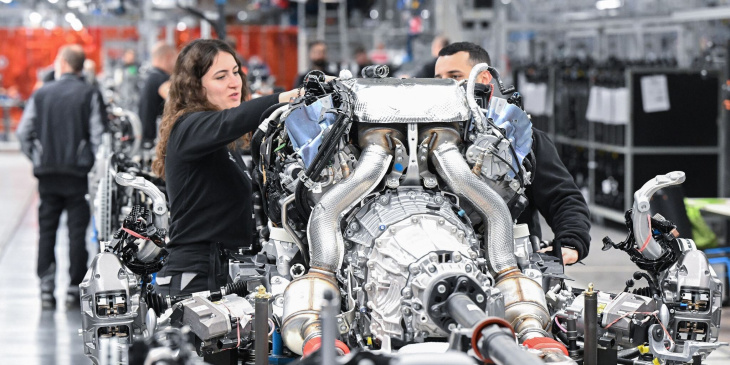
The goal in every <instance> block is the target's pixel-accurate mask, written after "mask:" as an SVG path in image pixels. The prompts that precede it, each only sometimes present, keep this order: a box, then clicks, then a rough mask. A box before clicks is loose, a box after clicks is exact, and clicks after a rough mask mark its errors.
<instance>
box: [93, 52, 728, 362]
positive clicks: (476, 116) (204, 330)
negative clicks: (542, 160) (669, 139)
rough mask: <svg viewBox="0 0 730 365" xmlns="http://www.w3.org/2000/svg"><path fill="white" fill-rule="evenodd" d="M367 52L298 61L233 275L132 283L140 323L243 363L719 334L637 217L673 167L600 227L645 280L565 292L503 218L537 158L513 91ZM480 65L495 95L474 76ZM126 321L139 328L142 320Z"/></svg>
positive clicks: (622, 349)
mask: <svg viewBox="0 0 730 365" xmlns="http://www.w3.org/2000/svg"><path fill="white" fill-rule="evenodd" d="M382 67H384V66H372V67H371V68H368V69H366V70H364V71H363V75H368V76H371V77H368V78H352V77H351V75H348V74H346V73H344V72H343V74H341V75H340V78H339V79H337V80H334V81H329V82H326V81H325V78H324V75H323V74H321V73H318V72H311V73H310V74H308V75H307V77H306V78H305V81H304V83H305V89H306V93H305V95H304V96H302V97H300V98H298V99H297V100H295V101H294V102H292V103H287V104H282V105H278V106H277V107H275V108H271V109H270V110H268V111H267V112H266V113H265V114H264V116H262V119H263V121H262V123H261V125H260V126H259V128H258V129H257V131H256V133H255V134H254V137H253V142H252V147H253V150H252V155H253V160H254V170H253V178H254V184H255V185H254V186H255V190H258V191H257V193H256V195H258V196H260V197H261V207H260V208H258V209H255V213H256V214H258V216H257V217H256V218H257V222H259V223H260V226H259V234H260V242H259V244H258V246H257V245H253V246H251V247H244V248H241V250H240V251H239V252H232V253H231V255H230V258H231V261H230V278H231V282H232V283H231V284H229V285H228V286H226V287H224V288H221V290H220V291H219V292H213V293H209V292H205V293H198V294H194V295H192V296H188V297H186V298H163V297H161V296H159V295H154V293H146V294H144V295H140V296H139V298H140V299H139V300H140V301H141V302H142V303H143V304H144V303H145V302H147V301H150V302H154V303H153V304H151V305H150V304H149V303H147V304H146V307H144V308H147V307H150V308H153V309H154V311H155V312H156V315H158V316H160V315H162V317H163V318H161V319H160V321H158V322H156V323H154V324H153V326H156V331H157V332H159V331H163V330H169V329H165V328H169V327H170V326H172V327H185V328H188V329H189V330H190V331H191V332H192V333H193V334H194V335H195V338H196V342H195V344H194V346H193V348H195V350H196V351H197V352H198V354H199V355H206V354H207V355H210V354H214V353H220V352H222V351H225V350H228V349H236V351H237V352H238V353H239V354H241V356H242V357H243V358H244V359H248V360H252V359H253V358H255V359H256V363H259V362H258V361H263V358H265V357H266V355H268V359H267V360H269V361H275V360H276V361H278V359H281V358H296V357H299V356H303V357H302V358H301V359H300V360H299V362H300V363H302V364H309V363H311V364H319V363H323V364H335V363H347V364H350V363H352V364H355V363H359V362H358V361H360V360H367V361H370V362H369V363H373V364H386V363H393V364H395V363H399V361H405V359H410V361H411V362H410V363H419V364H443V363H445V362H447V361H448V362H452V363H456V364H461V363H465V364H466V363H473V361H474V359H473V358H477V359H479V360H482V361H487V360H491V361H493V362H495V363H499V364H528V363H558V364H573V363H576V361H581V362H583V363H584V364H589V365H590V364H599V363H600V364H607V363H618V362H619V359H621V360H625V361H633V363H635V364H651V363H652V361H655V359H656V360H658V361H660V362H662V363H665V364H684V363H688V362H693V361H702V359H704V358H706V356H707V355H708V354H709V353H710V352H712V351H713V350H714V349H716V348H717V347H718V346H720V345H723V344H721V343H719V342H717V339H718V333H719V332H718V330H719V326H720V311H721V298H722V284H721V282H720V281H719V280H718V278H717V276H716V274H715V273H714V271H713V270H712V268H711V267H710V265H709V263H708V261H707V258H706V257H705V256H704V254H703V253H702V252H701V251H698V250H697V249H696V247H695V245H694V242H692V241H691V240H689V239H683V238H680V237H678V234H677V231H676V229H675V228H676V227H675V226H674V225H673V224H672V223H671V222H670V221H668V220H666V219H665V218H664V217H662V216H661V215H659V214H655V215H651V214H649V213H648V212H649V211H650V198H651V196H652V195H653V194H654V192H656V191H657V190H658V189H659V188H661V187H665V186H669V185H674V184H680V183H681V182H683V181H684V178H685V176H684V173H682V172H671V173H668V174H666V175H658V176H657V177H656V178H654V179H652V180H650V181H648V182H647V183H646V184H645V185H644V186H643V187H642V188H641V189H640V190H639V191H637V192H636V194H635V203H634V207H633V208H632V209H631V210H629V211H628V212H627V214H626V223H627V230H628V235H627V237H626V239H625V240H624V241H622V242H619V243H615V242H614V241H612V240H611V239H610V238H608V237H607V238H605V239H604V244H605V247H604V249H617V250H621V251H624V252H626V254H628V255H629V258H630V260H632V261H633V262H634V263H635V264H636V265H637V267H638V268H639V269H640V270H639V271H637V272H636V273H635V274H634V280H646V281H647V283H648V286H646V287H643V288H636V289H633V290H632V291H630V287H629V286H628V285H627V288H626V289H625V290H624V292H622V293H607V292H603V291H600V290H597V289H594V288H592V287H589V288H587V290H582V289H578V288H572V287H570V286H569V285H568V282H567V281H566V280H565V279H566V277H565V275H564V272H563V266H562V262H561V261H560V259H559V258H555V257H553V256H550V255H547V254H545V253H541V252H538V251H540V249H541V248H542V247H541V245H540V242H539V241H538V240H536V239H535V238H534V237H531V236H530V234H529V231H528V230H527V228H526V226H525V225H517V224H515V223H514V221H515V219H516V218H517V216H519V214H520V213H521V212H522V210H523V209H524V208H525V206H526V204H527V199H526V197H525V189H526V187H527V186H528V185H529V184H531V182H532V178H531V177H532V169H533V167H534V166H535V161H534V158H533V156H532V155H531V153H530V152H531V147H532V125H531V122H530V118H529V116H528V115H527V114H526V113H525V112H524V111H523V110H522V108H521V98H520V96H519V94H518V93H514V94H512V91H513V89H511V88H508V87H505V86H504V85H503V84H502V82H501V80H500V78H499V73H498V72H497V71H496V70H495V69H493V68H492V67H490V66H488V65H486V64H480V65H477V66H475V67H474V70H473V71H472V73H471V75H470V78H469V81H468V82H457V81H454V80H442V79H392V78H385V77H381V76H384V75H385V74H387V72H383V68H382ZM483 71H488V72H490V73H492V75H493V76H494V77H495V79H496V80H497V85H498V88H499V90H500V92H501V93H502V94H503V95H505V94H511V95H510V96H509V97H508V98H507V99H503V98H497V97H491V94H492V90H491V87H487V88H486V89H484V88H480V87H479V86H478V85H475V82H474V80H475V79H476V75H478V74H479V73H480V72H483ZM140 179H141V178H140ZM117 181H122V180H120V178H117ZM143 185H144V184H138V185H136V186H143ZM145 213H147V214H149V212H147V211H145ZM132 214H137V215H139V212H137V211H136V210H135V211H133V212H132ZM137 221H138V220H137ZM125 222H126V221H125ZM145 222H146V221H145ZM124 232H125V233H129V232H127V231H124ZM120 237H121V236H120ZM124 237H126V236H124ZM124 237H122V238H124ZM145 237H146V236H145ZM128 242H130V243H134V242H136V243H135V245H138V244H139V242H138V241H134V240H133V239H132V240H130V241H128ZM163 246H164V244H161V245H159V246H158V249H162V247H163ZM113 247H121V246H119V245H116V246H113ZM130 247H138V248H139V250H140V251H139V252H142V251H141V250H142V247H141V246H134V245H133V246H130ZM110 252H111V253H110ZM135 252H137V251H135ZM155 252H157V253H156V255H158V256H156V257H157V259H159V258H160V257H161V256H159V251H155ZM107 253H109V254H116V255H117V256H123V254H122V253H121V251H119V249H117V250H116V251H114V250H109V252H107ZM101 255H103V254H101ZM136 255H138V256H139V255H140V253H136ZM127 257H129V256H127ZM150 257H151V256H150ZM153 261H154V260H153ZM124 262H125V263H128V261H124ZM92 270H93V267H92ZM138 271H139V270H138ZM120 272H121V271H120ZM133 272H137V271H133ZM115 273H116V272H115ZM148 274H149V273H148V272H147V271H143V272H141V274H140V275H141V276H145V275H148ZM104 275H105V276H112V274H111V273H108V274H104ZM115 275H116V274H115ZM115 277H116V276H115ZM94 280H99V279H98V277H97V279H94V276H91V277H89V280H88V281H91V282H93V281H94ZM88 281H87V280H85V281H84V283H83V284H82V285H86V286H87V287H94V286H93V285H92V284H90V283H89V282H88ZM130 282H131V281H130ZM105 283H106V282H105ZM142 284H145V281H144V280H142ZM105 285H107V284H105ZM96 290H97V291H101V289H99V288H97V289H96ZM120 293H126V292H125V291H124V290H122V291H120ZM87 299H88V297H87V296H85V297H83V298H82V301H83V300H87ZM95 300H96V301H97V303H98V299H95ZM97 307H98V305H97ZM140 308H143V306H142V305H140ZM166 310H167V311H166ZM165 311H166V312H165ZM163 312H165V313H166V314H162V313H163ZM122 314H123V313H116V315H117V316H118V317H119V316H121V315H122ZM95 315H97V316H99V313H98V309H97V311H96V314H95ZM138 315H143V314H142V313H141V312H140V313H139V314H138ZM98 318H101V317H98ZM120 318H121V317H120ZM100 321H101V320H96V321H87V322H85V326H96V327H99V324H98V323H99V322H100ZM138 323H141V322H138ZM146 323H147V329H148V330H150V331H151V329H150V328H149V327H150V324H149V323H151V321H147V322H146ZM137 327H139V328H142V326H141V324H140V325H139V326H131V327H130V328H132V329H134V328H137ZM97 332H98V331H97ZM99 333H101V332H99ZM125 335H127V336H133V337H134V336H137V337H140V338H139V340H140V341H146V342H145V343H148V344H149V343H150V340H149V338H150V335H149V334H146V335H143V334H142V331H141V330H140V331H137V332H135V331H128V332H127V333H126V334H125ZM145 338H146V340H145ZM269 341H271V343H272V348H271V350H270V349H269ZM423 346H427V347H428V352H438V354H434V355H433V356H430V354H429V356H424V354H423V352H426V351H424V350H423V349H424V347H423ZM151 352H152V350H150V353H151ZM347 353H351V355H349V356H345V357H337V356H336V355H338V354H339V355H343V354H347ZM92 359H93V357H92ZM168 361H169V359H168ZM170 363H181V364H182V363H187V362H184V361H180V362H170ZM277 363H278V362H277ZM622 363H626V362H622Z"/></svg>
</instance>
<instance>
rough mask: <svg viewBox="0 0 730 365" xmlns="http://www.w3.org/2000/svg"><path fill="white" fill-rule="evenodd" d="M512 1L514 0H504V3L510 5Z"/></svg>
mask: <svg viewBox="0 0 730 365" xmlns="http://www.w3.org/2000/svg"><path fill="white" fill-rule="evenodd" d="M511 2H512V0H502V4H504V5H509V3H511Z"/></svg>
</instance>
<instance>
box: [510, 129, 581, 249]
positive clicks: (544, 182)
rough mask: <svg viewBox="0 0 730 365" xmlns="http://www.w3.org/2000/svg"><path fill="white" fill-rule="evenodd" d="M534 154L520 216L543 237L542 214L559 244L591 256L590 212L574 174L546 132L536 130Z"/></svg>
mask: <svg viewBox="0 0 730 365" xmlns="http://www.w3.org/2000/svg"><path fill="white" fill-rule="evenodd" d="M532 139H533V142H532V153H533V155H534V156H535V164H536V166H535V167H534V169H533V174H534V177H533V181H532V184H531V185H528V187H527V190H526V195H527V199H528V200H529V205H528V206H527V208H525V210H524V211H523V212H522V214H521V215H520V216H519V218H518V219H517V222H518V223H526V224H527V225H528V227H529V229H530V233H531V234H533V235H536V236H538V237H541V236H542V231H541V229H540V218H539V216H538V213H540V214H542V216H543V217H545V220H546V221H547V223H548V225H550V227H551V228H552V230H553V232H554V233H555V239H554V242H556V243H557V245H556V247H557V248H559V247H560V246H563V247H570V248H574V249H575V250H576V251H578V257H579V260H582V259H584V258H585V257H586V256H588V249H589V248H590V244H591V236H590V234H589V231H590V229H591V221H590V211H589V210H588V205H587V204H586V201H585V199H583V195H582V194H581V193H580V190H578V187H577V186H576V185H575V181H573V176H572V175H570V173H569V172H568V170H567V169H566V168H565V165H563V162H562V161H561V160H560V157H559V156H558V151H557V150H556V149H555V144H553V141H552V140H550V138H549V137H548V136H547V134H545V132H543V131H540V130H537V129H535V128H533V129H532Z"/></svg>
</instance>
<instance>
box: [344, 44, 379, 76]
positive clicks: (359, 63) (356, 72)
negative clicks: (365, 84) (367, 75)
mask: <svg viewBox="0 0 730 365" xmlns="http://www.w3.org/2000/svg"><path fill="white" fill-rule="evenodd" d="M352 58H353V60H352V61H353V62H352V64H351V65H350V67H349V69H350V71H352V76H354V77H362V76H361V75H360V74H361V73H362V69H363V68H365V66H370V65H372V64H373V62H372V61H370V58H369V57H368V52H367V51H366V50H365V47H363V46H357V47H355V51H354V52H352Z"/></svg>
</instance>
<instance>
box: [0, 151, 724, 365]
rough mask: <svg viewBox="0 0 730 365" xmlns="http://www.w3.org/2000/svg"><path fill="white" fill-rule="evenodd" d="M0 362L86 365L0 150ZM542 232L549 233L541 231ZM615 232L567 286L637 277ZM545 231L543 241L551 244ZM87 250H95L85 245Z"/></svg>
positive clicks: (61, 276)
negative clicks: (42, 281)
mask: <svg viewBox="0 0 730 365" xmlns="http://www.w3.org/2000/svg"><path fill="white" fill-rule="evenodd" d="M0 171H2V174H0V202H2V203H1V206H2V209H0V363H2V364H25V365H36V364H39V365H40V364H43V365H48V364H62V365H72V364H73V365H76V364H86V363H89V360H88V359H87V358H86V356H84V355H83V350H82V349H83V346H82V341H81V337H80V336H79V334H78V332H79V329H80V328H81V315H80V313H79V311H78V310H70V311H67V310H66V308H65V306H64V305H63V303H64V302H63V300H64V294H65V288H66V286H67V285H68V280H69V278H68V274H67V270H68V263H69V260H68V238H67V231H66V228H65V227H63V225H62V227H61V228H60V229H59V234H58V238H59V242H58V244H57V247H56V252H57V255H56V257H57V267H58V275H57V284H56V288H57V292H56V298H57V299H58V301H59V305H58V308H57V309H56V310H55V311H42V310H41V306H40V292H39V288H38V286H39V281H38V278H37V277H36V274H35V266H36V262H35V260H36V255H37V240H38V221H37V210H38V209H37V208H38V194H37V192H36V180H35V178H33V176H32V172H31V165H30V163H29V162H28V161H27V159H26V158H25V157H24V156H23V155H22V154H20V153H19V152H17V146H12V145H9V146H8V145H7V144H6V145H0ZM544 230H548V231H549V229H547V228H544ZM625 234H626V232H625V231H624V230H622V229H621V226H620V225H615V224H605V225H603V224H594V226H593V228H592V231H591V237H593V240H592V242H591V254H590V255H589V256H588V258H587V259H586V260H584V263H585V265H580V264H579V265H573V266H571V267H568V268H567V270H566V271H567V275H568V276H569V277H571V278H574V279H575V281H573V283H572V285H573V286H574V287H586V286H587V284H588V283H589V282H592V283H594V284H595V287H596V288H598V289H600V290H603V291H608V292H619V291H621V290H623V288H624V282H625V281H626V279H628V278H630V277H631V275H632V273H633V272H634V271H636V267H635V266H634V265H633V264H632V263H631V261H629V259H628V257H627V256H626V255H625V254H624V253H623V252H619V251H616V250H611V251H608V252H603V251H601V246H602V245H601V239H602V238H603V237H604V236H610V237H611V238H613V239H614V241H620V240H622V239H623V238H624V236H625ZM550 235H551V233H549V232H547V233H546V234H545V236H546V237H545V238H550ZM89 249H90V250H94V251H92V252H96V250H97V248H96V247H94V245H92V244H89ZM725 309H726V310H725V311H724V312H723V319H722V322H723V324H724V325H725V326H724V327H723V328H722V330H721V333H720V341H724V342H730V311H728V309H730V308H725ZM706 363H707V364H711V365H720V364H730V347H727V346H725V347H721V348H720V349H719V350H716V351H715V352H714V353H713V354H712V355H711V356H710V357H709V359H708V360H707V361H706Z"/></svg>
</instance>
